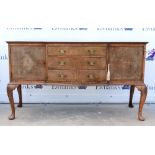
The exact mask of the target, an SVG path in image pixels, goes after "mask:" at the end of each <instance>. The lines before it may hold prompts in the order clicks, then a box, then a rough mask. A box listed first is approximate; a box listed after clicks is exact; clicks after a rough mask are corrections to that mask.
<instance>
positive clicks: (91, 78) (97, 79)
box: [78, 70, 106, 83]
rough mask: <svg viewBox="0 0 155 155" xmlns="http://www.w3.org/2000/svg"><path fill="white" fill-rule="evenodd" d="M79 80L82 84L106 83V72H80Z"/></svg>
mask: <svg viewBox="0 0 155 155" xmlns="http://www.w3.org/2000/svg"><path fill="white" fill-rule="evenodd" d="M78 80H79V82H81V83H102V82H103V83H104V82H106V70H79V71H78Z"/></svg>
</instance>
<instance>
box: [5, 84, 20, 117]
mask: <svg viewBox="0 0 155 155" xmlns="http://www.w3.org/2000/svg"><path fill="white" fill-rule="evenodd" d="M17 87H18V85H15V84H8V85H7V94H8V98H9V101H10V105H11V115H10V116H9V120H13V119H15V106H14V99H13V90H15V89H16V88H17Z"/></svg>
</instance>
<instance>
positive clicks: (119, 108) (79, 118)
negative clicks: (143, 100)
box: [0, 104, 155, 126]
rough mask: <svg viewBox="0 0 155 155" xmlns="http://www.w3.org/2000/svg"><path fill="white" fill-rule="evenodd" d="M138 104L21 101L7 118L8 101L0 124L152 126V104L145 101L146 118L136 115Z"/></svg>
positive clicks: (0, 112) (154, 119) (2, 106)
mask: <svg viewBox="0 0 155 155" xmlns="http://www.w3.org/2000/svg"><path fill="white" fill-rule="evenodd" d="M137 111H138V104H135V106H134V108H128V106H127V104H24V105H23V107H22V108H16V119H15V120H12V121H10V120H8V115H9V114H10V105H9V104H0V125H1V126H53V125H55V126H122V125H123V126H124V125H125V126H145V125H147V126H154V125H155V104H145V106H144V109H143V113H144V116H145V118H146V120H145V121H143V122H141V121H138V119H137Z"/></svg>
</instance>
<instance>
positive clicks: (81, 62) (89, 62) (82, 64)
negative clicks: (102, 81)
mask: <svg viewBox="0 0 155 155" xmlns="http://www.w3.org/2000/svg"><path fill="white" fill-rule="evenodd" d="M77 61H78V68H79V69H106V58H105V57H97V58H96V57H80V58H79V59H78V60H77Z"/></svg>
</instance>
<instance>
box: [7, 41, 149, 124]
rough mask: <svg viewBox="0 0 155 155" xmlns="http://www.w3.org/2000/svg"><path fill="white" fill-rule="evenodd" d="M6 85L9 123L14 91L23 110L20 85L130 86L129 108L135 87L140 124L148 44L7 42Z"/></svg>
mask: <svg viewBox="0 0 155 155" xmlns="http://www.w3.org/2000/svg"><path fill="white" fill-rule="evenodd" d="M7 43H8V49H9V73H10V82H9V84H8V85H7V93H8V98H9V101H10V105H11V111H12V112H11V115H10V117H9V119H10V120H13V119H14V118H15V106H14V98H13V90H14V89H16V88H17V91H18V94H19V104H18V107H22V89H21V85H23V84H33V85H37V84H39V85H42V84H43V85H47V84H64V85H65V84H66V85H77V86H80V85H88V86H89V85H130V86H131V87H130V97H129V107H133V104H132V98H133V94H134V89H135V87H136V88H137V89H138V90H139V91H140V103H139V111H138V119H139V120H141V121H143V120H144V117H143V115H142V109H143V105H144V103H145V99H146V96H147V87H146V85H145V84H144V68H145V51H146V44H147V42H24V41H9V42H7Z"/></svg>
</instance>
